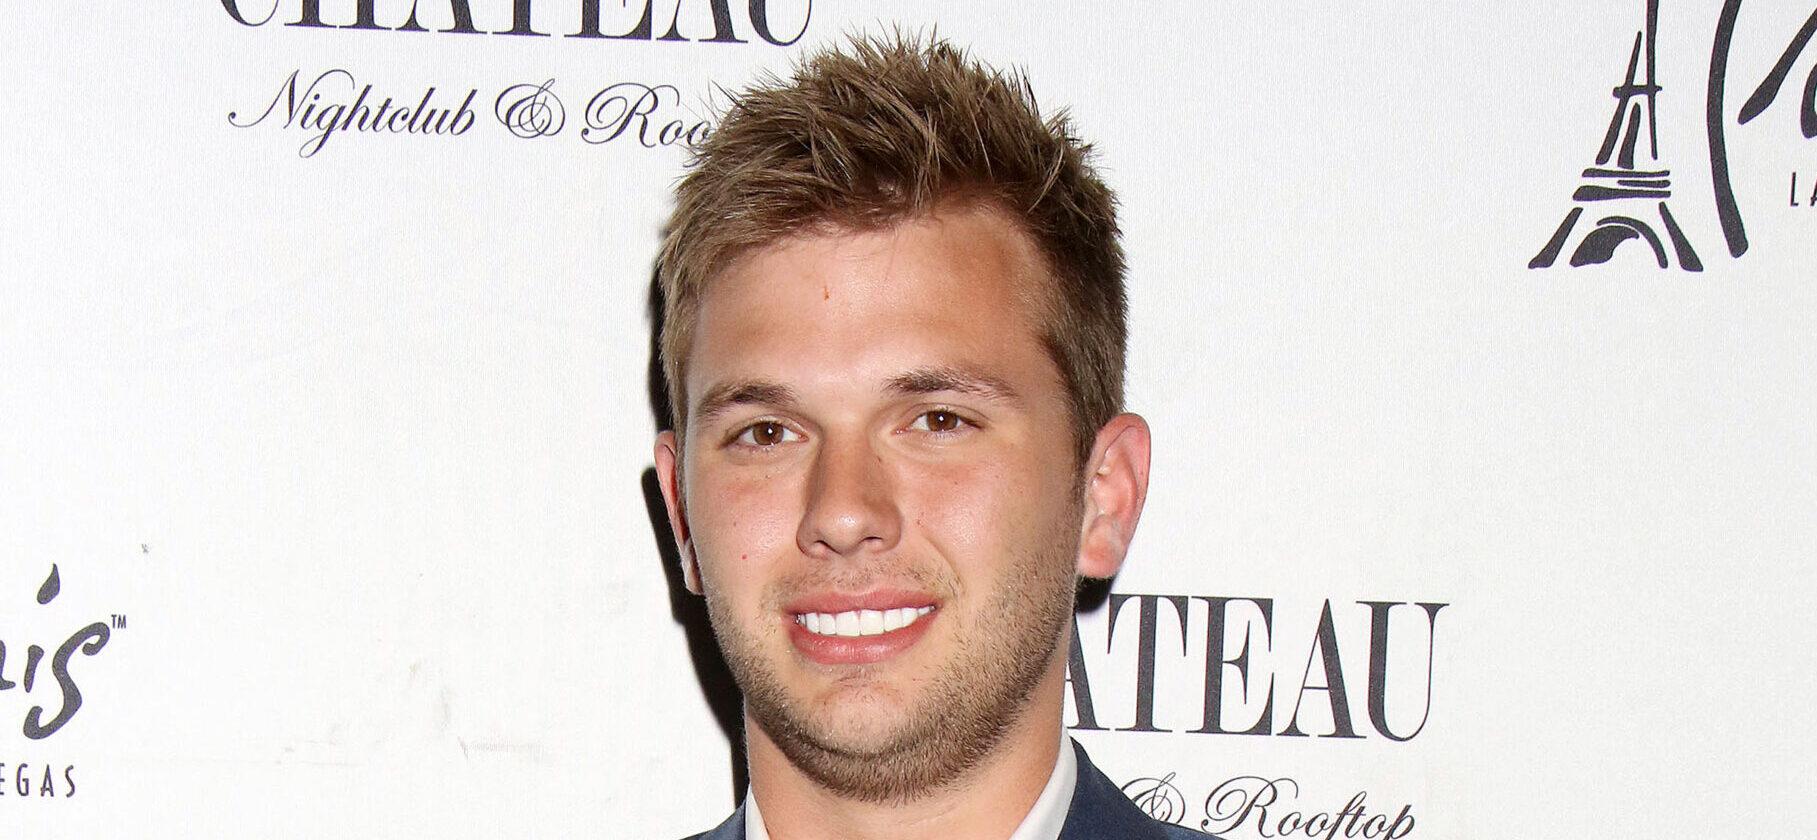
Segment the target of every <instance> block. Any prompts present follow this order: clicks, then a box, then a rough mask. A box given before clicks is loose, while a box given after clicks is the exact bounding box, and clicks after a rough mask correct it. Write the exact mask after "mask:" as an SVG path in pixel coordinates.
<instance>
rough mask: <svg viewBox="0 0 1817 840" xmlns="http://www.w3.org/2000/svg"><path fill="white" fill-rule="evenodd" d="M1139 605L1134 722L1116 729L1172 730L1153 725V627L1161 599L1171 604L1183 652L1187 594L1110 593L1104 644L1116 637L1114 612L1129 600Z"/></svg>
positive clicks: (1182, 653) (1136, 730)
mask: <svg viewBox="0 0 1817 840" xmlns="http://www.w3.org/2000/svg"><path fill="white" fill-rule="evenodd" d="M1132 598H1133V599H1135V600H1136V602H1137V603H1138V605H1139V608H1138V609H1137V611H1136V723H1135V725H1134V726H1126V727H1123V728H1122V729H1118V730H1117V731H1118V732H1172V731H1173V730H1171V729H1160V728H1158V727H1156V726H1155V630H1156V628H1157V623H1158V620H1159V613H1160V606H1159V604H1160V602H1161V601H1167V602H1168V603H1170V604H1173V608H1174V614H1175V615H1177V616H1179V618H1180V655H1182V656H1184V655H1185V654H1186V612H1187V609H1186V604H1187V601H1186V596H1184V595H1120V594H1116V593H1112V594H1111V596H1110V617H1109V621H1108V622H1107V624H1108V630H1107V631H1106V632H1105V634H1104V635H1105V647H1106V648H1108V647H1109V646H1110V643H1111V642H1112V641H1114V640H1115V637H1116V632H1117V613H1118V612H1119V611H1120V610H1122V609H1123V605H1124V604H1125V603H1127V602H1128V601H1129V600H1130V599H1132Z"/></svg>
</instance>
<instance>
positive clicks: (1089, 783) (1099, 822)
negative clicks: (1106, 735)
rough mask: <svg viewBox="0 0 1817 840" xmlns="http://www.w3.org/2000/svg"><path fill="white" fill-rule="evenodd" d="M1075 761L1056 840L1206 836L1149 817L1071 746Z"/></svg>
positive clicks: (1075, 744) (1198, 838)
mask: <svg viewBox="0 0 1817 840" xmlns="http://www.w3.org/2000/svg"><path fill="white" fill-rule="evenodd" d="M1073 750H1074V752H1075V754H1076V755H1077V756H1078V759H1079V780H1078V782H1077V783H1075V785H1074V787H1073V800H1072V804H1071V805H1070V806H1069V807H1068V809H1067V813H1066V827H1065V828H1064V829H1062V830H1061V831H1060V840H1097V838H1112V837H1114V838H1119V840H1205V838H1206V837H1207V835H1204V834H1200V833H1199V832H1197V831H1193V830H1192V829H1189V828H1184V827H1181V826H1177V825H1173V824H1170V823H1165V822H1162V821H1160V820H1157V819H1155V818H1153V817H1150V816H1149V815H1148V814H1146V813H1144V812H1143V811H1142V809H1141V808H1138V807H1136V804H1135V803H1134V802H1131V801H1129V798H1128V797H1126V796H1124V795H1123V791H1122V790H1121V789H1119V788H1118V787H1117V785H1116V783H1115V782H1112V781H1111V780H1110V778H1109V777H1108V776H1105V775H1104V773H1103V772H1102V771H1100V770H1099V769H1098V768H1097V767H1095V766H1093V765H1092V763H1091V760H1090V759H1089V758H1087V757H1086V755H1085V748H1084V747H1081V746H1079V743H1078V742H1077V741H1074V742H1073Z"/></svg>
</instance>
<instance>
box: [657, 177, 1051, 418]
mask: <svg viewBox="0 0 1817 840" xmlns="http://www.w3.org/2000/svg"><path fill="white" fill-rule="evenodd" d="M1048 283H1049V279H1048V277H1047V268H1046V262H1045V260H1044V259H1042V258H1041V256H1040V254H1039V252H1038V251H1037V250H1036V248H1035V245H1034V243H1033V241H1032V240H1031V238H1030V237H1029V236H1028V235H1027V234H1026V233H1025V232H1024V231H1023V230H1022V229H1021V227H1020V226H1019V225H1018V224H1017V223H1015V222H1013V221H1011V220H1009V219H1008V218H1007V217H1006V216H1004V215H1003V214H1002V213H1000V212H998V211H996V210H994V209H991V208H988V207H969V208H962V209H946V210H941V211H936V212H934V213H930V214H926V215H920V216H915V217H911V218H908V219H905V220H902V221H900V222H898V223H895V224H892V225H889V226H887V227H883V228H879V229H874V230H858V231H854V230H849V229H820V230H815V231H811V232H808V233H805V234H800V235H796V236H791V237H788V238H786V239H783V240H780V241H778V242H775V243H772V244H770V245H768V246H764V247H760V248H756V249H753V250H751V251H748V252H746V253H745V254H743V255H741V256H740V257H739V258H738V259H737V260H735V261H733V262H732V263H731V264H730V265H728V266H726V268H725V269H724V270H723V271H721V272H720V273H719V275H718V277H716V278H715V279H714V281H713V282H712V283H711V284H710V285H709V286H708V288H707V289H706V290H705V293H704V294H703V295H702V298H701V306H700V310H699V315H698V320H697V321H696V326H695V330H694V335H693V338H692V341H691V344H692V347H691V348H690V351H689V364H688V368H687V370H688V373H687V379H688V382H687V394H688V396H689V399H698V398H699V396H700V395H701V393H702V392H703V389H704V388H705V387H710V386H711V384H712V383H711V381H710V380H713V379H717V378H721V377H725V376H738V375H746V376H755V375H763V376H786V377H788V378H790V379H791V380H793V381H796V382H800V383H802V384H807V385H811V384H812V383H813V382H815V381H820V382H827V383H834V382H843V381H870V382H876V381H881V380H883V379H886V378H888V377H889V376H892V375H895V374H896V373H899V372H900V370H901V369H902V368H904V367H912V366H915V365H926V364H963V365H972V366H977V365H992V366H1005V367H1008V368H1010V370H1008V371H1005V373H1006V374H1017V373H1019V374H1022V375H1032V376H1036V377H1042V376H1044V375H1045V377H1046V378H1051V379H1053V380H1054V381H1055V382H1057V381H1058V373H1057V369H1055V368H1054V367H1053V366H1052V365H1051V363H1047V362H1046V358H1045V353H1044V350H1043V348H1044V345H1043V343H1042V342H1041V340H1040V337H1039V335H1040V323H1039V322H1040V318H1039V315H1038V312H1039V311H1040V310H1041V309H1042V307H1041V305H1040V301H1041V300H1042V298H1043V296H1044V294H1045V291H1046V289H1047V288H1048ZM1031 363H1039V365H1038V367H1037V369H1033V370H1017V368H1021V367H1027V366H1028V365H1029V364H1031Z"/></svg>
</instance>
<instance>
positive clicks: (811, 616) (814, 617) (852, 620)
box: [795, 606, 934, 639]
mask: <svg viewBox="0 0 1817 840" xmlns="http://www.w3.org/2000/svg"><path fill="white" fill-rule="evenodd" d="M933 611H934V608H933V607H932V606H926V607H897V608H895V609H889V610H846V611H844V612H837V613H826V612H806V613H798V614H796V616H795V623H796V624H799V625H801V626H802V627H803V628H804V629H806V630H807V631H808V632H809V633H812V634H814V635H816V636H829V637H835V638H848V639H852V638H859V637H863V636H881V635H883V634H885V633H892V632H895V631H897V630H901V629H902V628H904V627H908V626H909V625H912V624H914V623H915V622H917V621H920V620H921V619H922V617H924V616H926V615H927V614H929V613H931V612H933Z"/></svg>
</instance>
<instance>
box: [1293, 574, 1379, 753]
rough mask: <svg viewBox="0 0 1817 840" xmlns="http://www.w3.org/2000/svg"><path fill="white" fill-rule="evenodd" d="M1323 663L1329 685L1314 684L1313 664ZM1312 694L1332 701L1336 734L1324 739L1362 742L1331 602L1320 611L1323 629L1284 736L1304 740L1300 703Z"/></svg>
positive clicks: (1309, 656) (1311, 652)
mask: <svg viewBox="0 0 1817 840" xmlns="http://www.w3.org/2000/svg"><path fill="white" fill-rule="evenodd" d="M1315 657H1316V658H1318V659H1320V660H1321V661H1322V662H1323V663H1324V666H1325V684H1324V685H1313V684H1312V660H1313V659H1314V658H1315ZM1308 691H1323V692H1325V694H1326V696H1327V697H1328V699H1330V701H1331V725H1332V731H1331V732H1329V733H1327V734H1325V735H1324V736H1321V737H1326V738H1361V737H1362V736H1361V735H1358V734H1356V728H1355V727H1353V726H1351V725H1350V700H1349V695H1348V694H1347V693H1346V692H1345V691H1344V666H1343V663H1342V662H1341V661H1339V659H1338V633H1337V628H1336V627H1335V626H1333V624H1332V622H1331V602H1330V601H1326V602H1325V607H1324V609H1322V610H1320V611H1319V627H1318V632H1317V634H1316V637H1315V638H1314V639H1313V642H1312V649H1311V650H1309V651H1307V652H1306V670H1305V673H1304V674H1303V675H1302V676H1301V679H1300V692H1299V695H1298V696H1297V697H1295V698H1294V701H1293V714H1291V715H1289V716H1288V718H1287V728H1286V729H1283V730H1281V734H1282V735H1294V736H1300V737H1304V736H1305V735H1306V733H1305V732H1302V731H1300V703H1301V702H1302V701H1304V700H1305V699H1306V692H1308Z"/></svg>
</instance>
